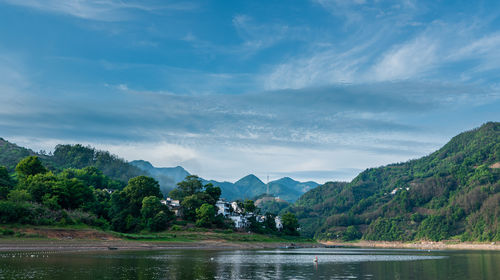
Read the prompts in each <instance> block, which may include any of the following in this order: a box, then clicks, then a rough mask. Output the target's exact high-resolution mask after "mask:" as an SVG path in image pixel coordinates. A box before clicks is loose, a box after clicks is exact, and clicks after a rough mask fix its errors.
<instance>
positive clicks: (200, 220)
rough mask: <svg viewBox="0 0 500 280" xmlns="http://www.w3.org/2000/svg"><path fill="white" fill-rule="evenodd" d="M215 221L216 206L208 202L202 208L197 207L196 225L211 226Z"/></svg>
mask: <svg viewBox="0 0 500 280" xmlns="http://www.w3.org/2000/svg"><path fill="white" fill-rule="evenodd" d="M214 221H215V207H214V206H213V205H210V204H208V203H204V204H203V205H201V207H200V208H198V209H196V226H198V227H211V226H212V223H213V222H214Z"/></svg>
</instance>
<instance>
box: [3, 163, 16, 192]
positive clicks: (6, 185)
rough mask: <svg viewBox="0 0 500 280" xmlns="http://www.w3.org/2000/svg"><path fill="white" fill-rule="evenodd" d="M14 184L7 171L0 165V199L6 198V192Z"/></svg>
mask: <svg viewBox="0 0 500 280" xmlns="http://www.w3.org/2000/svg"><path fill="white" fill-rule="evenodd" d="M13 186H14V183H13V182H12V180H11V179H10V176H9V172H7V168H5V167H4V166H0V199H5V198H7V194H8V193H9V191H10V190H11V189H12V187H13Z"/></svg>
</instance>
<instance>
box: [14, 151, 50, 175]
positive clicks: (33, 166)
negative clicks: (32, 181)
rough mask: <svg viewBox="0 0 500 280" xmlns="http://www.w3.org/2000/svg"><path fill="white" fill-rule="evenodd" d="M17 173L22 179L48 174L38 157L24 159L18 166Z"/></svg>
mask: <svg viewBox="0 0 500 280" xmlns="http://www.w3.org/2000/svg"><path fill="white" fill-rule="evenodd" d="M16 172H17V174H19V175H20V176H21V177H28V176H30V175H31V176H33V175H36V174H40V173H45V172H47V169H46V168H45V166H43V164H42V162H41V161H40V159H39V158H38V157H37V156H29V157H26V158H24V159H22V160H21V161H20V162H19V163H18V164H17V166H16Z"/></svg>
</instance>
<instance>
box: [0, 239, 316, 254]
mask: <svg viewBox="0 0 500 280" xmlns="http://www.w3.org/2000/svg"><path fill="white" fill-rule="evenodd" d="M288 245H289V244H287V243H282V242H227V241H212V240H210V241H195V242H163V241H154V242H142V241H126V240H110V241H100V240H71V241H66V240H50V241H49V240H36V241H35V240H15V239H12V240H0V252H15V251H33V252H40V251H51V252H83V251H108V250H110V251H114V250H122V251H123V250H127V251H132V250H175V249H183V250H184V249H186V250H196V249H202V250H241V249H276V248H282V247H285V246H288ZM295 246H297V247H301V248H313V247H323V245H321V244H319V243H318V244H314V243H305V244H295Z"/></svg>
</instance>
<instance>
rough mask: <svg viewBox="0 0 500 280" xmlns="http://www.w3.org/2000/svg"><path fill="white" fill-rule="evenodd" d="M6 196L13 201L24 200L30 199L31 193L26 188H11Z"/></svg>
mask: <svg viewBox="0 0 500 280" xmlns="http://www.w3.org/2000/svg"><path fill="white" fill-rule="evenodd" d="M7 197H8V199H9V200H10V201H13V202H24V201H28V200H30V199H31V195H30V194H29V193H28V191H26V190H11V191H10V192H9V194H8V196H7Z"/></svg>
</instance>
